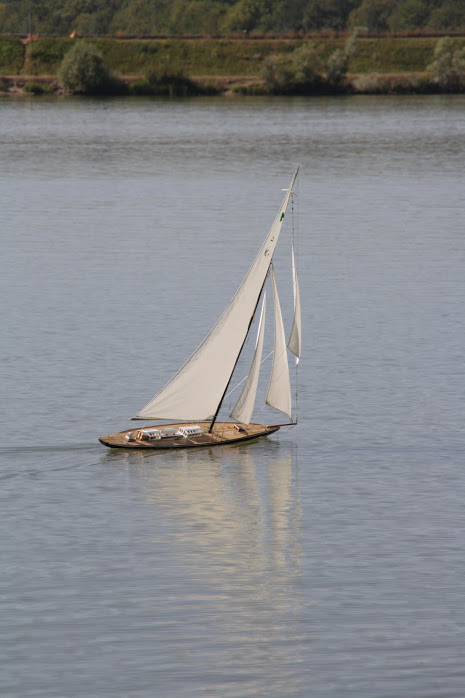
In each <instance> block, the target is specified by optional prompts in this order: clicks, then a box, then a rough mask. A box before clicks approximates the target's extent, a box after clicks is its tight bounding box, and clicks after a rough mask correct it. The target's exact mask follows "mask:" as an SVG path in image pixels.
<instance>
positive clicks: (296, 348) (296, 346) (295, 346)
mask: <svg viewBox="0 0 465 698" xmlns="http://www.w3.org/2000/svg"><path fill="white" fill-rule="evenodd" d="M292 280H293V286H294V322H293V324H292V329H291V334H290V336H289V341H288V343H287V346H288V347H289V349H290V350H291V351H292V353H293V354H294V355H295V362H296V364H298V363H299V359H300V352H301V348H302V319H301V313H300V293H299V280H298V278H297V269H296V266H295V258H294V245H292Z"/></svg>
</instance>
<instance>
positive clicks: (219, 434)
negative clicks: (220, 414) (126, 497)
mask: <svg viewBox="0 0 465 698" xmlns="http://www.w3.org/2000/svg"><path fill="white" fill-rule="evenodd" d="M195 425H196V426H199V427H202V429H203V433H202V434H198V435H192V436H164V437H162V438H161V439H150V440H146V439H145V438H139V437H138V434H139V432H143V431H148V430H150V429H168V428H174V429H176V430H178V429H180V428H181V427H186V426H192V425H187V424H186V423H185V422H180V423H175V424H161V425H153V426H145V427H140V428H136V429H128V430H126V431H120V432H118V433H116V434H108V435H107V436H101V437H100V438H99V441H100V442H101V443H102V444H104V445H105V446H108V447H109V448H139V449H157V450H166V449H180V448H195V447H200V446H220V445H222V444H229V443H234V442H240V441H250V439H257V438H259V437H260V436H268V435H269V434H273V433H274V432H275V431H278V429H279V425H272V426H266V425H265V424H247V425H246V424H234V422H217V423H216V424H215V426H214V427H213V431H212V433H209V432H208V429H209V426H210V423H209V422H196V423H195ZM128 437H129V438H128Z"/></svg>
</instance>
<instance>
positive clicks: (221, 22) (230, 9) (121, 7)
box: [0, 0, 465, 37]
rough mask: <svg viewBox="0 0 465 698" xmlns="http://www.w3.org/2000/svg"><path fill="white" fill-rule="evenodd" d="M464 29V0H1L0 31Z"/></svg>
mask: <svg viewBox="0 0 465 698" xmlns="http://www.w3.org/2000/svg"><path fill="white" fill-rule="evenodd" d="M360 26H363V27H366V29H367V30H368V31H369V32H373V33H376V34H379V32H390V33H398V32H406V31H409V32H411V31H418V30H421V31H423V32H424V31H428V32H432V31H435V32H437V31H442V32H456V31H460V30H462V31H464V30H465V4H464V2H463V0H111V1H110V2H109V0H92V1H89V0H62V1H61V2H59V3H57V2H56V1H55V0H39V1H36V2H31V1H30V0H3V2H2V3H0V33H2V34H6V33H11V34H21V33H23V34H55V35H57V34H58V35H64V36H69V34H70V33H71V32H78V33H79V34H82V35H87V36H89V35H91V36H108V35H126V36H127V35H133V36H134V35H137V36H140V37H142V36H155V35H173V36H181V35H185V34H191V35H192V34H195V35H204V36H205V35H208V36H215V35H216V36H218V35H224V34H230V33H231V32H237V33H240V34H242V33H243V32H247V33H249V34H250V33H256V34H260V35H262V36H263V35H266V34H274V35H279V36H282V35H284V34H286V33H287V34H289V33H294V34H295V33H303V34H308V33H315V32H321V31H326V32H341V31H343V32H344V31H351V30H353V29H354V28H356V27H360Z"/></svg>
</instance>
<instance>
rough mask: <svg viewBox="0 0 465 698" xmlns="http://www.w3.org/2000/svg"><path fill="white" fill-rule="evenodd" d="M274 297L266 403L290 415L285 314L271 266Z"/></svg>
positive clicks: (290, 403) (290, 401)
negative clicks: (271, 355) (271, 349)
mask: <svg viewBox="0 0 465 698" xmlns="http://www.w3.org/2000/svg"><path fill="white" fill-rule="evenodd" d="M271 278H272V281H273V299H274V352H273V366H272V369H271V377H270V385H269V387H268V393H267V396H266V404H267V405H270V406H271V407H275V408H276V409H277V410H280V411H281V412H284V413H285V414H287V416H288V417H291V414H292V399H291V382H290V379H289V364H288V362H287V348H286V338H285V335H284V327H283V316H282V314H281V306H280V305H279V298H278V289H277V288H276V279H275V276H274V269H273V267H271Z"/></svg>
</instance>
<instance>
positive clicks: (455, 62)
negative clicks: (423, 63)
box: [428, 36, 465, 92]
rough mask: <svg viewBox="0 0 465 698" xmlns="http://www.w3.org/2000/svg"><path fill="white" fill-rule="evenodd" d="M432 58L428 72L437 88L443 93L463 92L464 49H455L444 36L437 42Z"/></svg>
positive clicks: (464, 77)
mask: <svg viewBox="0 0 465 698" xmlns="http://www.w3.org/2000/svg"><path fill="white" fill-rule="evenodd" d="M434 58H435V60H434V62H433V63H431V65H429V66H428V70H429V71H430V72H431V73H432V76H433V80H434V82H435V83H436V84H437V85H438V87H439V88H440V89H441V90H443V91H445V92H462V91H463V90H465V49H462V50H461V51H460V50H458V49H455V47H454V42H453V41H452V40H451V39H450V38H449V37H448V36H445V37H444V38H442V39H440V40H439V41H438V43H437V45H436V48H435V50H434Z"/></svg>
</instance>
